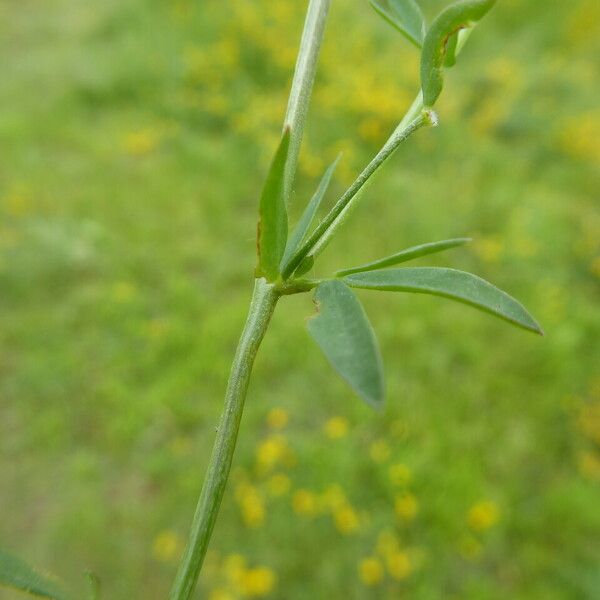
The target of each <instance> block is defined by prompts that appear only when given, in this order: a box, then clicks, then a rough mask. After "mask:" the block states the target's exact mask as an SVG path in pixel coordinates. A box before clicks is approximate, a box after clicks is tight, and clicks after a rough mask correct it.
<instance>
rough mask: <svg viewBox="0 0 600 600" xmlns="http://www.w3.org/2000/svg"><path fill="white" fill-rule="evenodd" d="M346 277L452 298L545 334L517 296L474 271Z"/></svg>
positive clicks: (354, 283)
mask: <svg viewBox="0 0 600 600" xmlns="http://www.w3.org/2000/svg"><path fill="white" fill-rule="evenodd" d="M343 280H344V281H345V282H346V283H347V284H348V285H349V286H351V287H356V288H364V289H369V290H383V291H391V292H413V293H416V294H432V295H434V296H442V297H444V298H450V299H451V300H457V301H458V302H463V303H464V304H468V305H470V306H473V307H475V308H478V309H479V310H482V311H484V312H488V313H490V314H492V315H496V316H497V317H500V318H501V319H504V320H505V321H508V322H509V323H512V324H513V325H517V326H518V327H522V328H523V329H527V330H529V331H533V332H534V333H539V334H542V333H543V332H542V329H541V328H540V326H539V325H538V324H537V323H536V321H535V319H534V318H533V317H532V316H531V315H530V314H529V313H528V312H527V311H526V310H525V308H524V307H523V306H522V305H521V304H519V303H518V302H517V301H516V300H515V299H514V298H511V297H510V296H509V295H508V294H506V293H505V292H503V291H502V290H499V289H498V288H497V287H494V286H493V285H492V284H491V283H488V282H487V281H484V280H483V279H481V278H479V277H477V276H476V275H472V274H471V273H465V272H463V271H456V270H455V269H442V268H437V267H416V268H403V269H387V270H383V271H369V272H366V273H356V274H354V275H348V276H346V277H344V279H343Z"/></svg>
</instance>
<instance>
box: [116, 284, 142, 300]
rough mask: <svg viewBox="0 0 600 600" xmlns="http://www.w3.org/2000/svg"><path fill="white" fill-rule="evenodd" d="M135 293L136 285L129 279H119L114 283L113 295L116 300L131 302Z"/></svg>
mask: <svg viewBox="0 0 600 600" xmlns="http://www.w3.org/2000/svg"><path fill="white" fill-rule="evenodd" d="M135 294H136V288H135V285H134V284H133V283H131V282H129V281H118V282H117V283H115V284H114V285H113V289H112V297H113V299H114V300H115V302H129V301H130V300H132V299H133V298H134V297H135Z"/></svg>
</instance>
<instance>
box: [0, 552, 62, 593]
mask: <svg viewBox="0 0 600 600" xmlns="http://www.w3.org/2000/svg"><path fill="white" fill-rule="evenodd" d="M2 585H5V586H9V587H12V588H15V589H17V590H21V591H23V592H28V593H29V594H33V595H34V596H41V597H43V598H50V599H51V600H67V598H68V596H67V594H66V593H65V592H64V591H63V590H62V589H61V588H60V586H59V585H58V584H57V583H56V582H55V581H54V580H53V579H50V578H49V577H45V576H44V575H41V574H40V573H38V572H37V571H36V570H35V569H33V568H32V567H30V566H29V565H28V564H27V563H25V562H23V561H22V560H21V559H20V558H17V557H16V556H12V555H11V554H8V553H7V552H4V551H3V550H0V586H2Z"/></svg>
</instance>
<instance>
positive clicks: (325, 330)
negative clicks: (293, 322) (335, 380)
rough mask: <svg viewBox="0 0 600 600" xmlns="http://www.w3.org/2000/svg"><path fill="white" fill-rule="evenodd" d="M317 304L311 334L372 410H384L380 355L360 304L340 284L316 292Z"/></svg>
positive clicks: (331, 283) (328, 284)
mask: <svg viewBox="0 0 600 600" xmlns="http://www.w3.org/2000/svg"><path fill="white" fill-rule="evenodd" d="M315 304H316V305H317V311H318V312H317V315H316V316H315V317H313V318H312V319H310V320H309V321H308V325H307V326H308V331H309V333H310V334H311V336H312V337H313V339H314V340H315V342H317V344H318V346H319V347H320V348H321V350H322V351H323V353H324V354H325V356H326V357H327V359H328V360H329V362H330V363H331V365H332V366H333V368H334V369H335V370H336V371H337V372H338V373H339V374H340V375H341V376H342V377H343V378H344V379H345V380H346V381H347V382H348V383H349V384H350V386H351V387H352V388H353V389H354V390H355V391H356V393H357V394H358V395H359V396H360V397H361V398H362V399H363V400H364V401H365V402H367V403H368V404H370V405H371V406H373V407H375V408H377V407H379V406H381V404H382V403H383V398H384V382H383V366H382V361H381V355H380V353H379V347H378V345H377V340H376V338H375V334H374V332H373V328H372V327H371V324H370V323H369V320H368V318H367V315H366V314H365V311H364V310H363V307H362V306H361V304H360V302H359V301H358V299H357V298H356V296H355V295H354V294H353V293H352V291H351V290H350V289H348V287H346V286H345V285H344V284H343V283H342V282H341V281H326V282H324V283H321V284H320V285H319V286H318V287H317V289H316V292H315Z"/></svg>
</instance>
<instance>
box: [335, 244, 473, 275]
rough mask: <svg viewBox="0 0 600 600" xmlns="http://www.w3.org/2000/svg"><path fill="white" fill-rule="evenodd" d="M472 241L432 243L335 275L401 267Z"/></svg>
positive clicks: (343, 270) (341, 271) (344, 270)
mask: <svg viewBox="0 0 600 600" xmlns="http://www.w3.org/2000/svg"><path fill="white" fill-rule="evenodd" d="M470 241H471V238H455V239H452V240H443V241H441V242H430V243H428V244H420V245H419V246H412V247H411V248H407V249H406V250H402V251H400V252H398V253H396V254H392V255H391V256H387V257H386V258H380V259H379V260H374V261H373V262H370V263H366V264H364V265H360V266H358V267H351V268H349V269H342V270H340V271H336V273H335V275H336V277H342V276H344V275H352V273H361V272H363V271H375V270H377V269H383V268H385V267H393V266H394V265H399V264H401V263H405V262H408V261H410V260H415V259H416V258H420V257H422V256H427V255H429V254H436V253H437V252H443V251H444V250H449V249H450V248H456V247H457V246H464V244H468V243H469V242H470Z"/></svg>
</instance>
